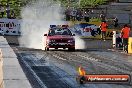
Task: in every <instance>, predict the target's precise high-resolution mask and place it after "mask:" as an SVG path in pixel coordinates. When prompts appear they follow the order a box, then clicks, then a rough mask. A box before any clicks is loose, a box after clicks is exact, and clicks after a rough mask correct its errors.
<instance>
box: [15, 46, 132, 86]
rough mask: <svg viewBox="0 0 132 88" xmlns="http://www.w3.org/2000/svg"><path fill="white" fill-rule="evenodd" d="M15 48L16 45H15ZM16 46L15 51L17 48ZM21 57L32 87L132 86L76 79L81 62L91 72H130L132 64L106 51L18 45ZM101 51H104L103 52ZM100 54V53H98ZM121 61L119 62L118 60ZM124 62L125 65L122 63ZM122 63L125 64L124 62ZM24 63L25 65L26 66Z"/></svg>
mask: <svg viewBox="0 0 132 88" xmlns="http://www.w3.org/2000/svg"><path fill="white" fill-rule="evenodd" d="M15 49H16V48H15ZM15 49H14V50H15ZM16 50H17V51H15V52H16V53H17V56H18V59H20V60H21V62H24V63H25V64H26V65H27V66H26V67H28V68H27V69H26V71H25V73H26V72H27V70H29V72H27V73H30V74H28V75H27V76H31V75H34V76H32V77H30V78H29V80H31V84H33V88H107V87H108V88H131V87H132V85H129V84H126V85H124V84H84V85H80V84H78V83H77V82H76V77H77V69H78V66H79V65H82V66H83V67H84V68H85V69H86V71H87V72H88V73H94V74H95V73H102V74H106V73H111V74H112V73H118V74H122V73H129V74H131V72H132V67H131V65H130V64H129V63H126V62H124V60H123V59H118V58H112V56H111V54H112V55H113V53H112V52H108V53H110V54H109V55H110V56H111V57H109V58H107V55H105V56H106V57H105V56H104V55H101V54H102V53H107V52H106V51H102V52H100V51H87V50H84V51H83V50H77V51H76V52H68V51H67V50H51V51H42V50H35V49H26V48H17V49H16ZM100 53H101V54H100ZM98 55H101V56H98ZM116 57H117V56H116ZM119 60H120V62H119ZM123 62H124V64H123ZM121 64H123V65H121ZM23 66H24V65H23Z"/></svg>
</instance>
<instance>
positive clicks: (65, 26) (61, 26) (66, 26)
mask: <svg viewBox="0 0 132 88" xmlns="http://www.w3.org/2000/svg"><path fill="white" fill-rule="evenodd" d="M56 27H60V28H68V27H69V26H68V25H50V28H56Z"/></svg>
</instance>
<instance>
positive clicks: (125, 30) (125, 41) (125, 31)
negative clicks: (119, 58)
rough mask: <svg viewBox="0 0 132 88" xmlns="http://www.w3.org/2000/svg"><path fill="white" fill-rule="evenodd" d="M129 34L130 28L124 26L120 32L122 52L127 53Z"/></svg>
mask: <svg viewBox="0 0 132 88" xmlns="http://www.w3.org/2000/svg"><path fill="white" fill-rule="evenodd" d="M129 34H130V27H129V26H128V25H127V24H125V25H124V27H123V28H122V30H121V37H122V40H123V51H124V52H127V53H128V38H129Z"/></svg>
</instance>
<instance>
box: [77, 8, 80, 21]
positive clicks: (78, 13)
mask: <svg viewBox="0 0 132 88" xmlns="http://www.w3.org/2000/svg"><path fill="white" fill-rule="evenodd" d="M76 19H77V20H78V21H81V11H80V10H79V9H78V10H77V15H76Z"/></svg>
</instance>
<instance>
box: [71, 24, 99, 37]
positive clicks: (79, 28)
mask: <svg viewBox="0 0 132 88" xmlns="http://www.w3.org/2000/svg"><path fill="white" fill-rule="evenodd" d="M72 29H73V31H74V32H75V33H77V34H78V35H80V36H83V35H84V34H85V35H86V36H92V35H91V32H93V31H94V32H95V34H100V33H101V31H100V27H99V26H96V25H95V24H88V23H79V24H75V25H74V26H73V27H72Z"/></svg>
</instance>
